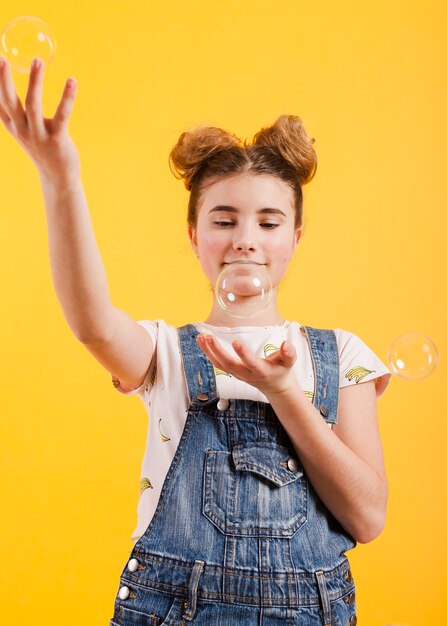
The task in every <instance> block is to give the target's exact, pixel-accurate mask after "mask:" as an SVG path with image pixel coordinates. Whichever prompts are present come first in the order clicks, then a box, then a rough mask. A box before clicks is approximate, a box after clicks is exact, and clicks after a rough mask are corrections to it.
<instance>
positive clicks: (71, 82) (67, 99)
mask: <svg viewBox="0 0 447 626" xmlns="http://www.w3.org/2000/svg"><path fill="white" fill-rule="evenodd" d="M76 89H77V84H76V80H75V79H74V78H69V79H68V80H67V82H66V83H65V86H64V91H63V92H62V98H61V100H60V102H59V105H58V107H57V109H56V113H55V115H54V118H53V129H54V131H55V132H56V133H59V132H60V131H61V130H63V129H64V128H66V127H67V126H68V120H69V119H70V115H71V111H72V109H73V104H74V100H75V97H76Z"/></svg>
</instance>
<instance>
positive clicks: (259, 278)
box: [214, 261, 273, 319]
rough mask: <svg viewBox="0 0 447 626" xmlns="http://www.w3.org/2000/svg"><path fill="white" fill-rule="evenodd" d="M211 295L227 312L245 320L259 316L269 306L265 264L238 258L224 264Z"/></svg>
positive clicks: (271, 292) (268, 281)
mask: <svg viewBox="0 0 447 626" xmlns="http://www.w3.org/2000/svg"><path fill="white" fill-rule="evenodd" d="M214 294H215V297H216V300H217V302H218V304H219V306H220V307H221V308H222V309H223V310H224V311H225V312H226V313H228V315H230V316H231V317H236V318H241V319H244V318H251V317H255V316H256V315H259V313H261V312H262V311H263V310H264V309H265V308H266V307H267V306H268V304H269V302H270V301H271V299H272V295H273V286H272V281H271V280H270V276H269V274H268V272H267V270H266V268H265V266H264V265H258V264H257V263H252V262H249V261H238V262H236V263H230V264H228V265H226V266H225V267H224V269H223V270H222V272H221V273H220V274H219V276H218V278H217V280H216V284H215V285H214Z"/></svg>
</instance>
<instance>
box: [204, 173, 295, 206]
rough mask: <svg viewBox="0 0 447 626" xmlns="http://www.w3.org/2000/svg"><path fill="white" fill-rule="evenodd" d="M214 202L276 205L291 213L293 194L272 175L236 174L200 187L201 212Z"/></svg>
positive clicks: (219, 203)
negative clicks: (201, 188)
mask: <svg viewBox="0 0 447 626" xmlns="http://www.w3.org/2000/svg"><path fill="white" fill-rule="evenodd" d="M216 205H229V206H233V207H235V208H237V209H239V210H240V211H244V210H251V209H259V208H264V207H276V208H281V209H282V210H284V211H285V212H286V214H287V213H290V214H293V212H294V197H293V191H292V189H291V187H290V186H289V185H288V184H287V183H285V182H284V181H282V180H280V179H279V178H277V177H276V176H268V175H260V174H256V175H254V174H238V175H237V176H231V177H226V178H223V179H220V180H218V181H216V182H214V183H212V184H210V185H209V186H205V187H204V189H203V190H202V192H201V208H202V210H203V209H205V211H203V212H207V211H208V210H209V209H212V208H213V207H214V206H216Z"/></svg>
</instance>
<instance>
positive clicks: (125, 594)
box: [118, 587, 130, 600]
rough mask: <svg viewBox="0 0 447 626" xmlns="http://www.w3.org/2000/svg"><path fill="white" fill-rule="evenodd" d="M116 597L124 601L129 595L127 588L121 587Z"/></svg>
mask: <svg viewBox="0 0 447 626" xmlns="http://www.w3.org/2000/svg"><path fill="white" fill-rule="evenodd" d="M118 595H119V597H120V598H121V600H126V599H127V598H128V597H129V595H130V589H129V587H121V589H120V590H119V591H118Z"/></svg>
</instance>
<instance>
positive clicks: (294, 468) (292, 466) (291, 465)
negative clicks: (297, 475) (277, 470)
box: [287, 458, 298, 472]
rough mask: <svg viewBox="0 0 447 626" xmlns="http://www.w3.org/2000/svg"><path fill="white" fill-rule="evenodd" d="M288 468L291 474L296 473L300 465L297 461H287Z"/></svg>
mask: <svg viewBox="0 0 447 626" xmlns="http://www.w3.org/2000/svg"><path fill="white" fill-rule="evenodd" d="M287 467H288V468H289V470H290V471H291V472H296V471H297V470H298V463H297V460H296V459H292V458H291V459H289V460H288V461H287Z"/></svg>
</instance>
